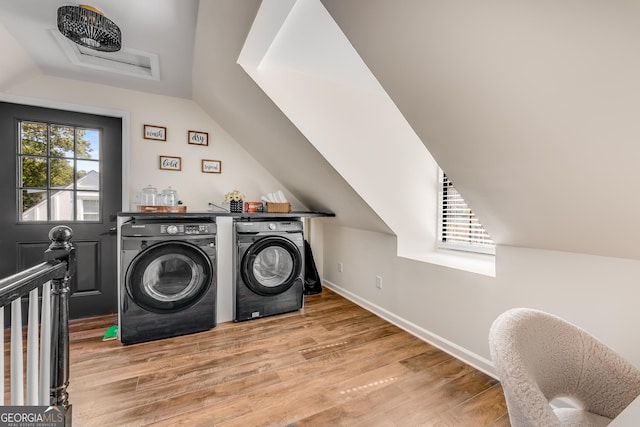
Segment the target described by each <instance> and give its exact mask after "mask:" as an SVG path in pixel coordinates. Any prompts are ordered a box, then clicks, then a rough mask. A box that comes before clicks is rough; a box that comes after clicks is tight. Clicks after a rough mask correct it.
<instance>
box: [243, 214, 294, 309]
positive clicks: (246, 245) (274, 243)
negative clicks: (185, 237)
mask: <svg viewBox="0 0 640 427" xmlns="http://www.w3.org/2000/svg"><path fill="white" fill-rule="evenodd" d="M233 239H234V240H233V243H234V251H233V256H234V260H233V265H234V271H233V281H234V287H233V291H234V292H233V300H234V307H233V319H234V320H235V321H241V320H249V319H255V318H258V317H264V316H271V315H274V314H281V313H286V312H290V311H295V310H299V309H301V308H302V305H303V293H302V292H303V286H304V237H303V227H302V221H300V220H299V219H277V220H276V219H265V220H261V221H248V220H242V219H236V220H235V221H234V237H233Z"/></svg>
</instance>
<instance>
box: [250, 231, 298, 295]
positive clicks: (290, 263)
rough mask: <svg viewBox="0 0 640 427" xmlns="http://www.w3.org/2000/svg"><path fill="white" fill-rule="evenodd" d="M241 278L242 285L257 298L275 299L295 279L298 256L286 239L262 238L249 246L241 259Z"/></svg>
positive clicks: (276, 237)
mask: <svg viewBox="0 0 640 427" xmlns="http://www.w3.org/2000/svg"><path fill="white" fill-rule="evenodd" d="M240 271H241V275H242V279H243V280H244V283H245V284H246V285H247V286H248V287H249V289H251V290H252V291H253V292H255V293H257V294H259V295H277V294H281V293H282V292H284V291H286V290H287V289H289V288H290V287H291V286H293V284H294V283H295V282H296V280H298V279H299V276H300V272H301V271H302V256H301V254H300V251H299V250H298V247H297V246H296V245H295V244H294V243H293V242H291V240H289V239H285V238H284V237H279V236H269V237H263V238H262V239H260V240H257V241H256V242H255V243H254V244H252V245H251V246H249V248H248V249H247V252H246V253H245V254H244V256H243V257H242V265H241V270H240Z"/></svg>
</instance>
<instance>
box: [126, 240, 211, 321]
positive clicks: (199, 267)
mask: <svg viewBox="0 0 640 427" xmlns="http://www.w3.org/2000/svg"><path fill="white" fill-rule="evenodd" d="M212 279H213V265H212V263H211V260H210V259H209V257H208V256H207V254H205V253H204V251H202V250H201V249H200V248H198V247H197V246H194V245H192V244H190V243H187V242H181V241H168V242H161V243H157V244H154V245H152V246H149V247H148V248H146V249H145V250H143V251H142V252H140V253H139V254H138V256H136V257H135V258H134V259H133V261H132V262H131V265H130V266H129V268H128V270H127V275H126V289H127V293H128V294H129V297H130V298H131V299H132V300H133V301H134V302H135V303H136V304H138V305H139V306H140V307H142V308H144V309H145V310H147V311H152V312H155V313H172V312H176V311H181V310H184V309H186V308H188V307H190V306H192V305H193V304H195V303H196V302H198V301H199V300H200V299H201V298H202V296H203V295H204V294H205V293H206V292H207V291H208V290H209V287H210V286H211V282H212Z"/></svg>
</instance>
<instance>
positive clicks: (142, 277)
mask: <svg viewBox="0 0 640 427" xmlns="http://www.w3.org/2000/svg"><path fill="white" fill-rule="evenodd" d="M120 230H121V231H120V233H121V240H120V244H121V253H120V257H121V259H120V261H121V268H120V274H121V279H120V289H119V313H118V318H119V333H120V340H121V341H122V343H123V344H132V343H138V342H144V341H151V340H156V339H161V338H168V337H173V336H178V335H184V334H189V333H193V332H200V331H205V330H208V329H211V328H213V327H214V326H216V293H217V286H216V276H217V271H216V232H217V228H216V223H215V220H214V219H213V218H184V219H180V218H170V219H167V218H164V219H161V218H158V219H134V220H131V221H129V222H126V223H124V224H123V225H122V227H121V229H120Z"/></svg>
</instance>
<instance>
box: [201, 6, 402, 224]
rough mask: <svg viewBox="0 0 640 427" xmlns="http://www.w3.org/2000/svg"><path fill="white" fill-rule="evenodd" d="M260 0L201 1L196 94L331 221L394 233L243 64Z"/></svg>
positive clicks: (253, 152)
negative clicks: (241, 59) (329, 215)
mask: <svg viewBox="0 0 640 427" xmlns="http://www.w3.org/2000/svg"><path fill="white" fill-rule="evenodd" d="M259 6H260V1H259V0H243V1H237V0H216V1H202V2H200V7H199V11H198V24H197V28H196V43H195V49H194V51H195V55H194V56H195V60H194V65H193V99H194V101H196V102H197V103H198V104H200V105H201V106H202V108H203V109H204V110H205V111H206V112H207V113H209V114H210V115H211V117H214V118H215V119H216V121H218V122H219V123H220V124H221V125H222V126H223V127H224V128H225V129H226V130H227V132H229V133H230V134H231V135H232V136H233V137H234V139H235V140H236V141H238V143H240V144H241V145H242V146H243V147H244V148H245V149H246V150H247V151H248V152H249V153H250V154H251V155H252V156H253V157H255V158H256V159H257V160H258V161H259V162H260V163H261V164H262V165H263V166H264V167H265V168H267V169H268V170H269V172H270V173H272V174H273V176H274V177H275V178H276V179H278V181H280V182H281V183H282V184H283V185H284V186H285V187H286V188H287V189H288V190H289V191H290V192H291V193H293V194H294V195H295V196H296V197H297V198H298V199H299V200H300V201H301V202H302V203H304V204H305V206H306V207H307V208H308V209H310V210H328V211H332V212H335V213H336V218H331V219H328V220H327V221H331V223H332V224H342V225H349V226H353V227H360V228H363V229H369V230H373V231H379V232H383V233H391V231H390V229H389V228H388V227H387V226H386V224H384V222H383V221H382V220H381V219H380V218H379V217H378V216H377V215H376V214H375V213H374V212H373V211H372V210H371V208H370V207H369V206H368V205H367V204H366V203H365V202H364V201H363V200H362V199H361V198H360V197H359V196H358V194H357V193H356V192H355V191H354V190H353V189H352V188H351V187H350V186H349V184H348V183H347V182H346V181H345V180H344V179H343V178H342V177H341V176H340V174H338V173H337V172H336V171H335V170H334V169H333V168H332V167H331V165H329V164H328V163H327V161H326V160H325V159H324V157H322V155H320V154H319V153H318V151H317V150H316V149H315V148H314V147H313V146H312V145H311V144H310V143H309V141H308V140H307V139H306V138H305V137H304V136H303V135H302V134H301V133H300V132H299V131H298V129H297V128H296V127H295V126H294V125H293V124H292V123H291V122H290V121H289V120H288V119H287V118H286V116H285V115H284V114H283V113H282V112H281V111H280V109H279V108H278V107H277V106H276V105H275V104H273V102H272V101H271V100H270V99H269V97H268V96H267V95H266V94H265V93H264V92H263V91H262V90H261V89H260V88H259V87H258V86H257V85H256V84H255V83H254V82H253V80H251V78H250V77H249V76H248V75H247V74H246V73H245V71H244V70H243V69H242V68H241V67H240V65H238V64H237V60H238V56H239V55H240V51H241V49H242V46H243V44H244V41H245V39H246V37H247V34H248V33H249V29H250V28H251V24H252V23H253V20H254V17H255V16H256V13H257V11H258V8H259Z"/></svg>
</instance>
